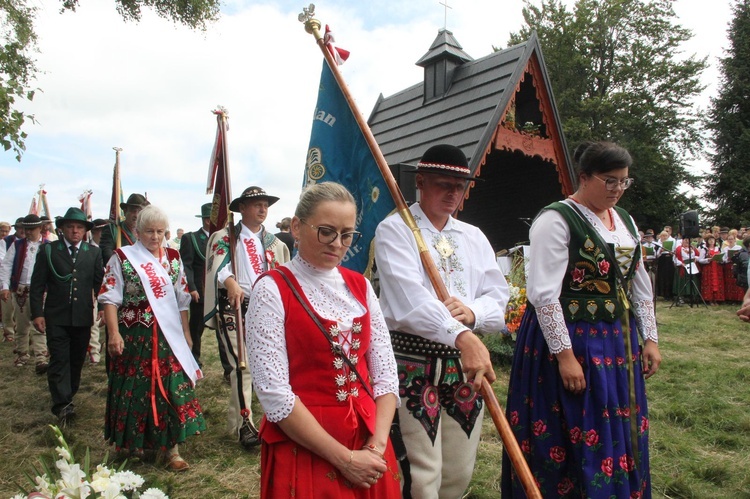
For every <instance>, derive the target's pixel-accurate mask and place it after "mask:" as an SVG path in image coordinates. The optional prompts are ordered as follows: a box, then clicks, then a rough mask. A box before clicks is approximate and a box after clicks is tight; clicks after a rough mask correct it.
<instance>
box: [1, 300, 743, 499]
mask: <svg viewBox="0 0 750 499" xmlns="http://www.w3.org/2000/svg"><path fill="white" fill-rule="evenodd" d="M735 310H736V307H734V306H729V305H727V306H719V307H710V308H706V307H703V306H702V305H701V306H700V307H694V308H689V307H685V306H683V307H680V308H672V309H670V308H669V302H659V303H658V307H657V319H658V321H659V336H660V347H661V352H662V356H663V358H664V361H663V363H662V367H661V369H660V371H659V372H658V373H657V374H656V375H655V376H654V377H653V378H651V379H650V380H649V381H648V382H647V390H648V395H649V410H650V417H651V444H650V450H651V472H652V481H653V492H654V497H668V498H675V499H676V498H696V499H703V498H726V499H742V498H746V499H750V473H748V469H750V410H749V409H750V349H748V348H747V344H748V342H749V341H748V340H750V324H745V323H741V322H740V321H739V320H738V319H737V317H736V315H735ZM488 344H489V346H490V350H491V351H492V353H493V359H494V360H495V363H496V366H497V367H496V372H497V374H498V381H497V382H496V383H495V384H494V389H495V392H496V394H497V397H498V400H499V401H500V403H501V404H504V402H505V393H506V389H507V379H508V370H509V368H510V356H511V355H512V344H510V343H509V342H508V341H507V340H504V339H495V340H490V341H489V342H488ZM11 352H12V347H11V346H10V345H9V344H7V343H3V344H0V369H2V372H3V373H4V375H3V376H2V378H1V379H0V400H2V404H0V455H2V456H3V459H0V497H10V496H11V495H13V494H15V493H16V492H17V491H18V489H17V488H16V487H15V484H17V483H23V484H25V478H24V472H26V471H30V470H31V466H32V465H35V464H36V461H37V458H38V457H39V456H41V455H48V456H52V452H53V450H54V446H55V441H54V439H53V437H52V432H51V431H50V430H49V428H48V427H47V425H48V424H54V423H55V422H56V421H55V418H54V417H53V416H52V414H51V413H50V412H49V405H50V402H49V394H48V392H47V384H46V378H44V377H43V376H36V375H35V374H34V371H33V367H26V368H15V367H13V358H12V353H11ZM204 352H205V353H204V357H205V358H204V361H206V365H205V366H204V367H205V369H204V371H205V372H206V374H207V377H206V379H205V380H204V381H202V382H200V383H199V385H198V388H197V392H198V397H199V398H200V401H201V404H202V406H203V408H204V413H205V415H206V420H207V423H208V430H207V431H206V432H205V433H204V434H203V435H201V436H198V437H193V438H191V439H190V440H189V441H188V443H187V444H186V445H184V446H183V447H182V454H183V456H184V457H185V458H186V459H187V460H188V462H190V464H191V469H190V470H189V471H188V472H187V473H183V474H174V473H170V472H168V471H166V470H163V469H162V468H161V467H159V466H157V465H155V464H153V463H143V462H139V461H136V462H133V463H129V465H128V467H129V468H130V469H132V470H133V471H134V472H136V473H139V474H141V475H142V476H143V477H144V478H146V480H147V486H158V487H160V488H162V489H163V490H165V491H166V492H167V493H168V494H170V496H171V497H173V498H179V499H182V498H188V499H189V498H214V497H215V498H225V497H226V498H233V497H237V498H240V497H251V498H254V497H258V494H259V485H258V484H259V474H260V468H259V464H258V463H259V453H258V451H254V452H247V451H244V450H242V449H241V448H240V447H239V444H238V443H237V442H236V441H235V440H234V439H233V438H231V437H230V436H229V435H228V434H227V433H226V404H227V397H228V395H229V393H228V392H229V387H228V386H227V385H225V384H224V383H223V382H222V377H221V367H220V365H219V362H218V356H217V355H216V339H215V337H214V335H213V334H212V333H211V332H210V331H206V334H205V335H204ZM105 395H106V378H105V376H104V367H103V366H94V367H87V368H86V369H85V370H84V375H83V386H82V387H81V391H80V392H79V394H78V395H77V396H76V405H77V410H78V414H79V416H78V420H77V422H76V424H75V426H73V427H72V428H69V429H66V430H64V432H65V435H66V438H67V439H68V442H69V443H70V444H71V446H72V447H73V449H74V452H75V454H76V456H77V457H78V458H79V459H81V458H82V457H83V454H84V453H85V449H86V447H88V448H90V449H91V456H92V462H96V461H98V460H101V459H102V458H103V457H104V455H105V453H106V452H107V450H108V449H107V446H106V445H105V444H104V440H103V436H102V421H103V419H102V418H103V411H104V398H105ZM255 413H256V420H257V414H259V413H260V410H259V408H258V407H257V404H255ZM501 455H502V443H501V442H500V438H499V436H498V434H497V432H496V430H495V428H494V426H493V425H492V420H491V418H490V417H489V415H486V417H485V423H484V427H483V428H482V441H481V443H480V447H479V454H478V457H477V464H476V467H475V470H474V478H473V480H472V483H471V486H470V489H469V491H468V493H467V497H469V498H473V499H485V498H487V499H489V498H497V497H499V495H500V493H499V483H500V460H501Z"/></svg>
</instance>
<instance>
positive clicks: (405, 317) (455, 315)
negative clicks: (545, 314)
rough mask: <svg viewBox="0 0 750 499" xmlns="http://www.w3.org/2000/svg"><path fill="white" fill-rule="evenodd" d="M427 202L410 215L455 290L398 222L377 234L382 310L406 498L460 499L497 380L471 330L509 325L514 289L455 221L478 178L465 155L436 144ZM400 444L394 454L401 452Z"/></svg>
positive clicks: (488, 252)
mask: <svg viewBox="0 0 750 499" xmlns="http://www.w3.org/2000/svg"><path fill="white" fill-rule="evenodd" d="M416 174H417V177H416V184H417V188H418V189H419V193H420V201H419V203H418V204H414V205H412V206H411V207H410V211H411V213H412V215H413V216H414V219H415V221H416V224H417V226H418V227H419V229H420V230H421V233H422V237H423V238H424V240H425V243H426V245H427V246H428V249H429V251H430V254H431V256H432V258H433V259H434V261H435V264H436V266H437V268H438V271H439V273H440V276H441V278H442V280H443V282H444V284H445V286H446V288H447V289H448V293H449V295H450V298H448V299H447V300H446V301H445V302H441V301H440V300H439V299H438V298H437V297H436V296H437V295H436V293H435V291H434V289H433V287H432V284H431V283H430V280H429V278H428V276H427V274H426V272H425V271H424V269H423V267H422V264H421V261H420V256H419V251H418V249H417V246H416V243H415V240H414V237H413V234H412V231H411V230H410V229H409V228H408V227H407V226H406V224H405V223H404V222H403V220H402V219H401V217H400V216H399V215H398V214H396V215H392V216H390V217H388V218H386V219H385V220H384V221H383V222H381V223H380V225H379V226H378V228H377V231H376V235H375V260H376V263H377V268H378V273H379V277H380V286H381V294H380V303H381V307H382V309H383V314H384V316H385V320H386V323H387V324H388V328H389V329H390V330H391V339H392V341H393V349H394V352H395V354H396V363H397V365H398V372H399V383H400V386H399V391H400V393H401V394H402V398H401V407H400V408H399V409H398V414H397V416H398V422H399V428H400V433H401V435H402V436H403V445H404V446H405V450H406V459H402V457H403V456H399V459H400V467H401V473H402V484H403V494H404V497H426V498H434V497H461V496H463V495H464V493H465V490H466V487H467V486H468V484H469V481H470V480H471V475H472V471H473V468H474V461H475V458H476V451H477V446H478V444H479V436H480V433H481V428H482V418H483V401H482V398H481V397H480V396H479V394H478V393H477V391H478V389H479V388H480V387H481V383H482V378H483V377H486V378H487V380H488V381H489V382H493V381H494V380H495V373H494V371H493V369H492V363H491V361H490V355H489V352H488V351H487V348H486V347H485V346H484V344H483V343H482V341H481V340H480V339H479V337H478V336H476V335H475V334H474V331H477V332H482V333H497V332H499V331H500V330H502V329H503V327H504V325H505V308H506V306H507V303H508V297H509V295H508V285H507V283H506V281H505V278H504V277H503V275H502V272H500V268H499V267H498V265H497V263H496V260H495V253H494V251H493V249H492V247H491V245H490V243H489V241H488V240H487V238H486V237H485V235H484V234H483V233H482V232H481V231H480V230H479V229H478V228H476V227H474V226H472V225H469V224H467V223H464V222H461V221H459V220H456V219H455V218H453V217H452V213H454V212H455V210H456V209H457V208H458V205H459V203H460V202H461V200H462V199H463V195H464V193H465V191H466V187H467V183H468V182H469V181H473V180H476V179H474V178H473V177H472V176H471V171H470V170H469V167H468V162H467V160H466V156H464V154H463V152H462V151H461V150H460V149H458V148H457V147H454V146H449V145H438V146H434V147H432V148H430V149H428V150H427V152H425V154H424V156H423V157H422V159H421V160H420V162H419V164H418V165H417V170H416ZM398 447H399V445H398V442H394V448H396V449H397V453H399V452H398Z"/></svg>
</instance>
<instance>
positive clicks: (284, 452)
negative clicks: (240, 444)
mask: <svg viewBox="0 0 750 499" xmlns="http://www.w3.org/2000/svg"><path fill="white" fill-rule="evenodd" d="M308 409H310V412H312V413H313V415H314V416H315V417H316V419H318V420H320V417H321V416H323V414H322V413H323V412H324V413H325V416H324V417H325V418H330V419H329V421H340V422H341V425H340V427H339V430H343V431H340V432H339V434H338V435H334V434H332V435H333V436H334V438H336V440H338V441H339V442H341V443H342V444H343V445H345V446H346V447H348V448H349V449H353V450H359V449H361V448H362V446H363V445H364V444H365V441H366V440H367V437H369V432H368V430H367V426H366V425H365V424H364V421H362V419H361V418H359V417H357V420H358V424H355V425H354V426H355V428H351V426H350V425H348V424H347V423H346V422H347V421H348V420H349V419H350V418H351V417H352V416H353V413H351V412H349V408H348V407H325V408H320V407H317V408H316V407H308ZM342 409H343V410H342ZM263 422H264V423H266V424H267V421H265V420H264V421H263ZM347 427H348V428H347ZM264 429H265V428H263V427H261V435H264V433H265V432H264ZM279 430H280V429H279ZM346 434H348V435H346ZM273 440H276V439H273ZM261 442H262V443H261V448H260V469H261V486H260V496H261V499H289V498H290V497H294V498H298V499H314V498H319V497H325V498H326V499H328V498H330V499H391V498H398V497H401V474H400V473H399V470H398V463H397V461H396V455H395V454H394V452H393V447H392V446H391V442H390V439H389V440H388V447H387V448H386V450H385V459H386V462H387V466H388V470H387V471H386V472H385V473H383V476H382V478H380V480H378V482H377V483H376V484H375V485H373V486H372V487H370V488H369V489H364V488H355V487H354V486H353V485H352V484H351V482H349V481H348V480H346V479H345V478H344V477H343V475H342V474H341V473H340V472H339V470H338V469H337V468H336V467H335V466H333V465H332V464H331V463H329V462H328V461H326V460H324V459H323V458H321V457H320V456H318V455H317V454H314V453H312V452H310V451H309V450H307V449H306V448H304V447H302V446H301V445H299V444H298V443H296V442H294V441H292V440H289V439H288V438H286V439H284V440H282V441H274V442H273V443H269V442H267V441H266V439H263V440H262V441H261Z"/></svg>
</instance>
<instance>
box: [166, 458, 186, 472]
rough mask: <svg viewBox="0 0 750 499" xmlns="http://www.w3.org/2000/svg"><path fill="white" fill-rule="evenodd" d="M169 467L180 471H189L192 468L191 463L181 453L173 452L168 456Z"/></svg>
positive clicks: (171, 469)
mask: <svg viewBox="0 0 750 499" xmlns="http://www.w3.org/2000/svg"><path fill="white" fill-rule="evenodd" d="M167 469H168V470H170V471H178V472H179V471H187V470H188V469H190V465H189V464H188V463H187V461H185V460H184V459H182V456H180V455H179V454H172V455H170V456H168V457H167Z"/></svg>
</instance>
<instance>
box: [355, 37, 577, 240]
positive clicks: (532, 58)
mask: <svg viewBox="0 0 750 499" xmlns="http://www.w3.org/2000/svg"><path fill="white" fill-rule="evenodd" d="M417 64H418V65H420V66H423V67H424V68H425V72H424V75H425V77H424V80H423V81H422V82H421V83H418V84H416V85H414V86H412V87H409V88H407V89H405V90H402V91H401V92H398V93H396V94H394V95H392V96H390V97H383V95H382V94H381V95H380V97H379V98H378V100H377V102H376V103H375V106H374V108H373V110H372V113H371V115H370V118H369V120H368V124H369V126H370V129H371V130H372V132H373V135H374V136H375V138H376V140H377V142H378V144H379V146H380V149H381V151H382V153H383V155H384V157H385V158H386V160H387V161H388V164H389V165H391V168H392V169H393V168H394V166H395V165H398V164H400V163H407V164H415V163H416V162H417V161H418V160H419V158H420V157H421V155H422V154H423V153H424V151H426V150H427V149H428V148H429V147H430V146H432V145H435V144H440V143H448V144H453V145H455V146H457V147H460V148H461V149H462V150H463V152H464V154H466V157H467V158H468V160H469V166H470V168H471V170H472V173H474V174H475V175H479V176H480V178H482V177H484V176H485V175H484V173H485V172H484V171H482V170H483V166H484V165H487V167H488V168H489V167H490V163H492V164H493V165H495V164H500V165H501V166H500V168H506V166H507V165H508V164H511V163H512V164H516V165H518V164H521V163H524V162H527V161H528V162H533V163H534V164H535V166H537V167H539V168H540V169H541V170H543V171H544V175H545V179H544V180H545V181H546V182H547V183H551V182H554V178H555V177H556V178H557V182H556V187H554V188H552V187H553V186H546V187H545V189H546V191H545V192H544V193H543V194H540V195H538V196H536V197H537V198H538V199H532V201H533V202H532V205H534V206H533V210H534V211H533V212H529V211H528V210H527V212H524V213H522V215H524V218H528V217H533V216H534V215H535V214H536V212H537V211H538V210H539V209H540V208H541V207H543V206H544V205H545V204H546V203H548V202H551V201H554V200H556V199H559V198H561V197H563V195H567V194H571V193H572V192H573V190H574V188H573V186H574V184H575V180H574V177H573V174H572V172H571V168H569V164H570V160H569V155H568V152H567V146H566V144H565V139H564V137H563V134H562V126H561V123H560V120H559V117H558V115H557V110H556V107H555V104H554V98H553V96H552V92H551V87H550V82H549V78H548V75H547V72H546V68H545V66H544V60H543V57H542V52H541V47H540V45H539V41H538V39H537V36H536V34H535V33H534V34H532V36H531V37H530V38H529V39H528V40H527V41H526V42H524V43H521V44H519V45H515V46H512V47H509V48H507V49H504V50H500V51H497V52H493V53H491V54H489V55H487V56H485V57H482V58H480V59H476V60H474V59H472V58H471V56H469V55H468V54H466V53H465V52H464V51H463V48H462V47H461V45H460V44H459V43H458V41H457V40H456V39H455V38H454V36H453V34H452V33H451V32H450V31H448V30H445V29H441V30H440V31H439V32H438V36H437V38H436V39H435V41H434V42H433V43H432V45H431V46H430V49H429V51H428V52H427V53H426V54H425V55H424V56H423V57H422V58H420V60H419V61H418V62H417ZM516 122H518V123H519V124H516ZM525 123H530V124H532V125H533V126H532V128H534V127H535V129H534V130H533V132H532V133H527V131H526V130H524V129H523V124H525ZM519 153H520V154H519ZM518 157H525V158H526V159H518ZM501 158H502V159H501ZM492 168H494V166H492ZM394 173H395V174H396V176H397V179H398V172H394ZM493 175H497V174H496V173H493ZM514 175H515V176H518V175H520V176H521V177H522V176H523V172H521V173H519V172H514ZM408 177H412V178H413V175H410V176H408ZM506 178H507V177H506ZM404 179H406V176H404ZM481 184H482V183H481V182H480V183H477V184H475V186H474V187H472V188H471V189H470V190H469V191H467V193H466V200H465V202H464V205H467V204H468V200H469V199H470V198H471V197H472V196H474V195H475V194H474V192H476V190H477V188H478V187H480V185H481ZM482 188H483V189H485V190H487V189H488V187H487V186H484V187H482ZM402 190H403V191H404V196H405V197H406V199H407V200H410V195H409V193H408V191H409V190H410V186H406V187H405V186H403V185H402ZM490 190H494V188H490ZM516 190H518V189H516ZM412 196H413V194H412ZM532 197H534V195H533V194H532ZM411 200H413V199H411ZM541 203H544V204H541ZM464 207H465V206H462V209H463V208H464ZM513 215H514V216H516V218H520V217H518V216H517V214H515V213H514V214H513ZM476 216H479V217H480V218H481V216H482V215H476ZM476 216H475V215H471V217H473V218H476ZM459 218H462V219H465V217H464V216H462V215H459ZM467 221H470V222H472V223H474V222H476V220H467ZM488 223H490V222H489V221H487V222H486V223H485V227H481V224H480V227H481V228H482V229H483V230H485V233H487V232H488V231H490V232H492V231H493V230H495V229H496V231H499V230H500V229H499V228H497V227H494V228H493V227H491V226H487V224H488ZM506 226H507V224H506ZM522 229H524V230H527V229H528V227H527V226H524V227H523V228H522ZM521 232H522V231H521V230H519V231H518V236H515V235H514V236H513V237H520V235H521ZM488 237H490V240H491V242H493V246H495V247H496V249H497V247H503V246H507V245H510V243H508V242H507V240H502V239H503V238H502V237H500V236H498V237H497V238H495V241H493V236H492V235H491V234H488Z"/></svg>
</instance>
